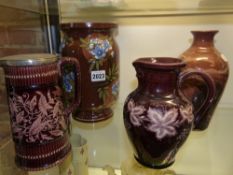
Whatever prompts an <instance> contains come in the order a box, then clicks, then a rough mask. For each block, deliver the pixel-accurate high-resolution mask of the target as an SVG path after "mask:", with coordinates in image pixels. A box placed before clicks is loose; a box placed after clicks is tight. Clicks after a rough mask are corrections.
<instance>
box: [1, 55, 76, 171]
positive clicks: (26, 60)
mask: <svg viewBox="0 0 233 175" xmlns="http://www.w3.org/2000/svg"><path fill="white" fill-rule="evenodd" d="M65 64H72V65H74V66H75V68H76V69H75V70H76V80H77V86H76V94H77V95H76V96H75V98H74V100H73V103H72V104H71V105H70V106H69V107H68V108H66V109H64V108H63V103H62V101H61V95H62V90H61V88H60V87H59V79H60V77H61V69H62V68H63V66H64V65H65ZM0 65H1V66H2V67H3V68H4V72H5V80H6V87H7V96H8V104H9V113H10V121H11V131H12V138H13V140H14V143H15V152H16V158H15V160H16V164H17V165H18V166H19V167H20V168H22V169H25V170H30V171H31V170H41V169H45V168H48V167H51V166H55V165H56V164H58V163H60V162H61V161H63V160H64V159H65V158H66V156H67V155H68V154H69V153H70V152H71V144H70V142H69V135H68V124H69V122H68V115H69V113H70V112H71V111H72V109H74V108H76V107H77V105H78V104H79V101H80V97H79V94H78V93H79V89H80V86H79V79H80V76H79V71H80V68H79V64H78V62H77V60H76V59H75V58H68V57H67V58H63V59H60V60H59V61H58V59H57V56H56V55H51V54H25V55H14V56H8V57H4V58H1V59H0Z"/></svg>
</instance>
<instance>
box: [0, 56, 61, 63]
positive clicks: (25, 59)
mask: <svg viewBox="0 0 233 175" xmlns="http://www.w3.org/2000/svg"><path fill="white" fill-rule="evenodd" d="M57 60H58V57H57V56H56V55H55V54H49V53H33V54H31V53H30V54H17V55H10V56H5V57H2V58H0V66H36V65H42V64H49V63H54V62H56V61H57Z"/></svg>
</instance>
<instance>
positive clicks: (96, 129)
mask: <svg viewBox="0 0 233 175" xmlns="http://www.w3.org/2000/svg"><path fill="white" fill-rule="evenodd" d="M122 110H123V107H122V104H117V105H116V107H115V111H114V117H113V118H112V119H111V120H109V121H105V122H100V123H91V124H87V123H80V122H77V121H72V122H73V132H75V133H79V134H81V135H82V136H83V137H85V138H86V139H87V142H88V148H89V166H90V167H100V168H101V167H104V166H106V165H111V166H112V167H114V168H116V169H120V168H121V166H123V165H124V164H125V163H127V165H128V164H129V165H128V166H131V165H130V164H135V163H132V160H133V158H132V157H133V153H132V147H131V145H130V143H129V140H128V137H127V136H126V131H125V128H124V124H123V114H122ZM232 115H233V108H224V107H221V108H217V109H216V111H215V114H214V116H213V119H212V122H211V124H210V126H209V128H208V129H207V130H206V131H202V132H200V131H195V132H194V131H193V132H191V134H190V136H189V138H188V139H187V141H186V142H185V143H184V145H183V146H182V147H181V149H180V150H179V151H178V153H177V156H176V161H175V163H174V164H173V165H172V166H171V167H169V170H171V171H172V172H175V173H176V174H177V175H180V174H189V175H197V174H208V175H219V174H221V175H229V174H233V169H232V162H233V150H232V148H233V140H232V139H230V138H232V136H231V135H232V133H233V128H232V123H233V117H232ZM130 162H131V163H130ZM134 166H135V165H134ZM137 166H138V165H137ZM139 169H140V168H139ZM150 172H151V170H150Z"/></svg>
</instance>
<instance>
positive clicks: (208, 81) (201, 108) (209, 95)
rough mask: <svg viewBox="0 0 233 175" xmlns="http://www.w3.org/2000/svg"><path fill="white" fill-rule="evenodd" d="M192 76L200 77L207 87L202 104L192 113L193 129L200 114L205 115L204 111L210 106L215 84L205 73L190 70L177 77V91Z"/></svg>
mask: <svg viewBox="0 0 233 175" xmlns="http://www.w3.org/2000/svg"><path fill="white" fill-rule="evenodd" d="M193 75H198V76H200V77H201V78H202V79H203V80H204V82H205V83H206V85H207V89H208V93H207V95H206V97H205V100H204V101H203V102H202V104H201V105H200V106H199V108H198V109H196V110H195V111H194V128H195V125H196V124H198V123H199V121H200V120H201V118H202V117H201V116H202V115H201V113H205V111H206V110H207V109H208V108H209V107H210V106H211V105H212V103H213V101H214V98H215V96H216V87H215V83H214V80H213V78H212V77H211V76H209V75H208V74H207V73H205V72H203V71H201V70H192V69H189V70H187V71H184V72H182V73H181V74H180V75H179V80H178V87H179V89H181V84H182V82H183V81H184V80H185V79H186V78H188V77H190V76H193ZM203 117H208V116H203Z"/></svg>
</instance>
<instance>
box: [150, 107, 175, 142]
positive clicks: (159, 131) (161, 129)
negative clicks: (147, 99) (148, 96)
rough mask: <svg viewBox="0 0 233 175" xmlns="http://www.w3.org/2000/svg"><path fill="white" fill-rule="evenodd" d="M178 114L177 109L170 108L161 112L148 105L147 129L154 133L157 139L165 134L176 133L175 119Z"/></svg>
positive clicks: (172, 134) (171, 134)
mask: <svg viewBox="0 0 233 175" xmlns="http://www.w3.org/2000/svg"><path fill="white" fill-rule="evenodd" d="M177 116H178V110H177V109H176V108H171V109H170V110H168V111H165V112H162V111H159V110H157V109H156V108H151V107H149V109H148V111H147V117H148V119H149V121H150V122H149V125H148V127H147V129H148V130H149V131H151V132H154V133H155V134H156V137H157V138H158V139H162V138H164V137H166V136H174V135H176V128H175V126H176V121H177Z"/></svg>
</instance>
